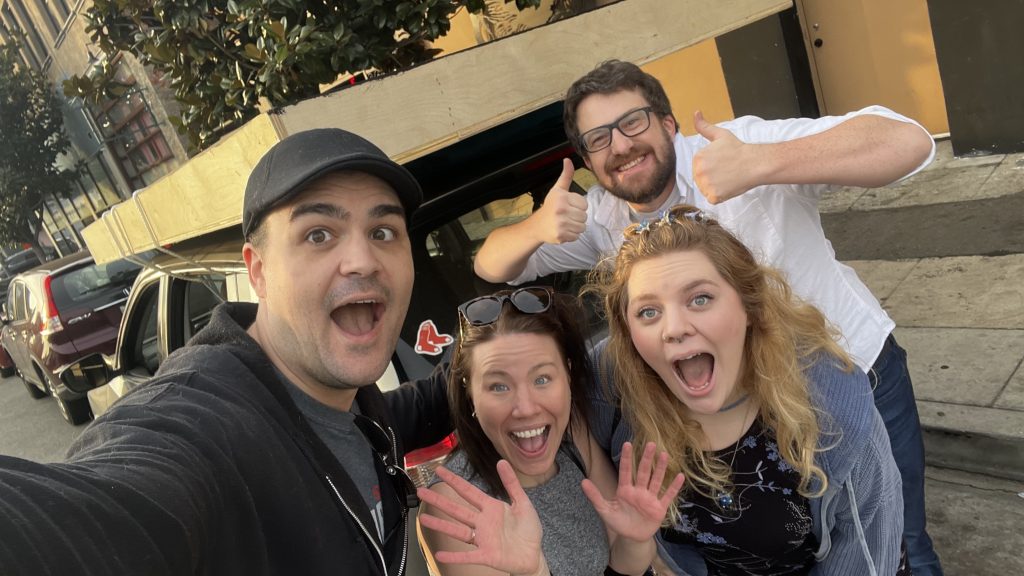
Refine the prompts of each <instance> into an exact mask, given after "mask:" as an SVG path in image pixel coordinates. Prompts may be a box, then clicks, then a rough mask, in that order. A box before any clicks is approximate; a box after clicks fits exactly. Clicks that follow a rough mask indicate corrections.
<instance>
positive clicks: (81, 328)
mask: <svg viewBox="0 0 1024 576" xmlns="http://www.w3.org/2000/svg"><path fill="white" fill-rule="evenodd" d="M138 273H139V266H138V265H136V264H133V263H131V262H128V261H125V260H119V261H116V262H111V263H108V264H102V265H97V264H95V263H94V262H93V259H92V257H91V256H90V255H89V254H88V253H87V252H79V253H78V254H74V255H71V256H67V257H65V258H60V259H58V260H53V261H50V262H47V263H46V264H42V265H40V266H37V267H35V268H32V269H31V270H28V271H26V272H23V273H21V274H19V275H18V276H15V277H14V279H12V280H11V283H10V286H9V287H8V293H7V302H6V303H5V304H4V315H3V317H2V319H3V321H4V323H5V324H6V326H5V328H4V330H3V335H2V344H3V347H4V349H5V350H6V351H7V352H8V354H10V356H11V359H12V360H13V361H14V365H15V367H16V369H17V372H18V374H19V375H20V376H21V378H22V380H23V381H24V383H25V387H26V388H27V389H28V391H29V394H31V395H32V396H33V397H34V398H42V397H43V396H46V395H47V394H50V395H52V396H53V397H54V398H55V399H56V400H57V405H58V406H59V407H60V412H61V415H62V416H63V417H64V419H65V420H67V421H68V422H69V423H71V424H80V423H82V422H85V421H86V420H88V419H89V418H90V412H89V404H88V402H87V401H86V399H85V394H84V391H74V390H71V389H68V388H67V387H66V386H64V385H63V383H62V382H61V381H60V379H59V378H58V374H59V373H60V372H62V371H63V370H64V369H65V368H66V367H67V366H68V365H70V364H73V363H75V362H77V361H78V360H80V359H81V358H83V357H85V356H88V355H89V354H93V353H97V352H99V353H107V354H109V353H112V352H113V351H114V346H115V344H116V342H117V330H118V326H119V325H120V323H121V313H122V310H123V308H122V307H123V304H124V302H125V300H126V299H127V298H128V290H129V288H130V287H131V285H132V282H133V281H134V280H135V277H136V276H137V275H138Z"/></svg>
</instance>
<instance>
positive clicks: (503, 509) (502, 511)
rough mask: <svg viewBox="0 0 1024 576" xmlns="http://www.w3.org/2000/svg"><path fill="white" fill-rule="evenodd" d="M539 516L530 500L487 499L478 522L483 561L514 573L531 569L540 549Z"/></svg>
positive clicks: (477, 529) (534, 564)
mask: <svg viewBox="0 0 1024 576" xmlns="http://www.w3.org/2000/svg"><path fill="white" fill-rule="evenodd" d="M542 534H543V532H542V529H541V524H540V518H539V517H538V516H537V512H536V510H534V508H533V506H532V505H531V504H530V501H529V500H522V501H518V502H514V503H513V504H511V505H509V504H506V503H504V502H501V501H498V500H491V501H489V502H486V503H485V504H484V505H483V506H482V508H481V510H480V515H479V517H478V522H477V525H476V546H477V552H478V553H479V554H481V559H482V561H481V562H480V564H483V565H485V566H492V567H494V568H495V569H497V570H500V571H503V572H509V573H511V574H524V573H532V572H534V571H536V569H537V560H538V558H539V557H540V552H541V539H542Z"/></svg>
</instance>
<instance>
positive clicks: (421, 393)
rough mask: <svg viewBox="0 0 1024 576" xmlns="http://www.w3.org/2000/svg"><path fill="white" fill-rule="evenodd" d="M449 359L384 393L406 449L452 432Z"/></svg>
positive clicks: (434, 440)
mask: <svg viewBox="0 0 1024 576" xmlns="http://www.w3.org/2000/svg"><path fill="white" fill-rule="evenodd" d="M447 380H448V362H442V363H441V364H438V366H437V367H436V368H434V371H433V372H431V374H430V376H428V377H426V378H423V379H421V380H415V381H412V382H406V383H405V384H402V385H401V386H399V387H398V388H396V389H395V390H391V391H389V392H386V393H385V394H384V400H385V402H386V403H387V404H388V408H389V409H390V410H391V414H392V417H393V418H394V422H395V426H396V427H397V428H398V435H399V436H400V437H401V438H402V446H403V447H404V448H405V450H406V451H407V452H408V451H412V450H416V449H417V448H425V447H427V446H433V445H434V444H437V443H438V442H440V441H441V440H443V439H444V437H445V436H447V435H448V434H450V433H451V432H452V424H451V417H450V416H449V411H448V385H447Z"/></svg>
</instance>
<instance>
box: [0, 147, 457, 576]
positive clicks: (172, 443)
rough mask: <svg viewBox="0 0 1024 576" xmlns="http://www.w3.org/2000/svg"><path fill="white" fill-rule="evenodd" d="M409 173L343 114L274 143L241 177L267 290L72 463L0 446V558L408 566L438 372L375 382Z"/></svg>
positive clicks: (178, 569)
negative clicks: (393, 384)
mask: <svg viewBox="0 0 1024 576" xmlns="http://www.w3.org/2000/svg"><path fill="white" fill-rule="evenodd" d="M420 199H421V192H420V188H419V186H418V185H417V183H416V182H415V180H414V179H413V178H412V176H411V175H410V174H409V173H408V172H407V171H406V170H405V169H404V168H402V167H401V166H399V165H397V164H395V163H394V162H392V161H391V160H390V159H388V158H387V156H386V155H385V154H384V153H383V152H381V151H380V150H379V149H377V148H376V147H375V146H373V145H372V144H371V143H369V142H367V141H366V140H364V139H362V138H360V137H358V136H356V135H354V134H350V133H347V132H344V131H342V130H312V131H309V132H303V133H299V134H296V135H293V136H291V137H289V138H286V139H285V140H283V141H282V142H280V143H278V144H277V145H276V146H274V147H273V148H272V149H271V150H270V151H269V152H268V153H267V154H266V155H265V156H264V157H263V158H262V159H261V160H260V161H259V163H258V164H257V166H256V167H255V169H254V170H253V172H252V174H251V176H250V178H249V182H248V185H247V187H246V191H245V203H244V212H243V219H242V227H243V233H244V235H245V238H246V240H247V241H246V244H245V246H244V248H243V254H242V255H243V258H244V259H245V263H246V266H247V268H248V270H249V274H250V280H251V283H252V285H253V289H254V291H255V292H256V294H257V295H258V296H259V304H258V305H253V304H241V303H229V304H224V305H221V306H220V307H218V308H217V309H216V310H215V311H214V314H213V318H212V319H211V321H210V324H209V325H208V326H207V327H206V328H205V329H204V330H203V331H201V332H200V333H199V334H197V335H196V336H195V338H193V340H191V341H190V342H189V345H188V346H186V347H185V348H182V349H181V350H179V351H178V352H176V353H175V354H173V355H171V356H170V357H169V358H168V359H167V360H166V361H165V362H164V363H163V365H161V367H160V370H159V371H158V373H157V375H156V376H155V377H154V378H153V380H152V381H151V382H150V383H149V384H148V385H146V386H144V387H142V388H140V389H139V390H137V391H136V392H134V393H133V394H131V395H129V396H126V397H125V398H124V399H122V400H121V401H120V402H119V403H118V404H117V405H116V406H114V407H113V408H112V409H111V410H110V411H108V412H107V413H105V414H104V415H103V416H101V417H100V418H99V419H98V420H97V421H96V423H94V424H93V425H92V426H90V427H89V428H88V429H87V430H86V431H85V432H83V434H82V435H81V437H80V438H79V439H78V441H77V442H76V443H75V445H74V446H72V448H71V450H70V451H69V456H68V459H67V461H66V462H65V463H61V464H52V465H44V464H37V463H33V462H27V461H24V460H18V459H13V458H0V572H3V573H4V574H41V573H42V574H46V573H52V574H56V573H76V574H81V573H84V574H217V575H220V574H388V575H398V574H402V573H404V571H405V568H406V562H407V554H408V550H407V546H406V542H407V531H408V529H409V518H408V508H409V507H410V506H414V505H415V503H416V501H415V491H414V488H413V487H412V486H411V482H409V481H408V477H406V476H405V475H404V471H403V470H402V463H403V455H404V452H403V446H406V447H409V448H410V449H411V448H417V447H420V446H425V445H430V444H433V443H435V442H437V441H439V440H440V439H442V438H443V437H444V436H445V435H446V434H447V433H448V432H449V431H450V426H449V423H448V412H447V402H446V400H445V390H444V385H443V381H442V380H441V378H440V377H439V376H438V377H435V378H434V379H432V380H428V381H422V382H417V383H414V384H411V385H407V386H402V387H399V389H397V390H395V391H392V392H390V393H388V394H382V393H381V392H380V391H379V389H378V388H377V387H376V386H374V385H373V384H374V383H375V382H376V380H377V379H378V378H379V377H380V376H381V375H382V374H383V372H384V370H385V368H386V367H387V364H388V361H389V359H390V357H391V355H392V353H393V352H394V349H395V345H396V343H397V340H398V334H399V330H400V328H401V326H402V323H403V320H404V318H405V314H406V311H407V309H408V305H409V298H410V295H411V292H412V281H413V264H412V256H411V251H410V244H409V236H408V233H407V230H406V225H407V221H408V217H409V216H410V215H411V213H412V211H414V210H415V209H416V208H417V207H418V205H419V203H420Z"/></svg>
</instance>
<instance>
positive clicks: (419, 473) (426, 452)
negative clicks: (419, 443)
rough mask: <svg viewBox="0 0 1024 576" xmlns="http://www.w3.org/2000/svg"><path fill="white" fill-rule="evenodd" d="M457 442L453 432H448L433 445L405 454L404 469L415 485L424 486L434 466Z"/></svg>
mask: <svg viewBox="0 0 1024 576" xmlns="http://www.w3.org/2000/svg"><path fill="white" fill-rule="evenodd" d="M458 443H459V441H458V439H457V438H456V437H455V433H454V432H453V433H451V434H449V435H448V436H447V437H445V439H444V440H441V441H440V442H438V443H437V444H434V445H433V446H428V447H426V448H420V449H419V450H413V451H412V452H409V453H408V454H406V455H405V470H406V472H408V474H409V477H410V478H412V481H413V483H414V484H416V485H417V486H426V482H427V480H429V479H430V476H431V474H432V473H433V472H434V468H436V467H437V465H438V464H440V463H441V460H443V459H444V457H445V456H447V455H448V453H449V452H451V451H452V450H454V449H455V446H457V445H458Z"/></svg>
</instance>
